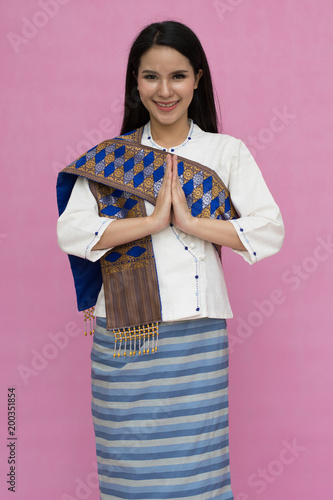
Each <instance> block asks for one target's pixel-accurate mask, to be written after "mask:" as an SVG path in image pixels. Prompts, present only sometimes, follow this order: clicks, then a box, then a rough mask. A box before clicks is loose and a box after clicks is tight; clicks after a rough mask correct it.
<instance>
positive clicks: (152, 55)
mask: <svg viewBox="0 0 333 500" xmlns="http://www.w3.org/2000/svg"><path fill="white" fill-rule="evenodd" d="M201 75H202V70H201V69H200V70H199V72H198V74H197V75H195V74H194V71H193V68H192V66H191V63H190V61H189V60H188V59H187V57H185V56H183V55H182V54H181V53H180V52H178V51H177V50H175V49H172V48H171V47H167V46H161V45H156V46H154V47H152V48H151V49H149V50H148V51H147V52H145V53H144V54H143V56H142V57H141V60H140V65H139V68H138V76H137V82H138V91H139V94H140V98H141V101H142V104H143V105H144V106H145V108H146V109H147V110H148V112H149V115H150V120H151V121H152V124H153V123H158V124H160V125H172V124H175V123H179V124H182V123H184V125H186V126H187V110H188V107H189V105H190V103H191V101H192V98H193V92H194V89H196V88H197V86H198V82H199V79H200V77H201Z"/></svg>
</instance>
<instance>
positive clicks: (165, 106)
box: [157, 101, 178, 108]
mask: <svg viewBox="0 0 333 500" xmlns="http://www.w3.org/2000/svg"><path fill="white" fill-rule="evenodd" d="M177 102H178V101H175V102H172V103H171V104H162V103H161V102H158V103H157V104H158V105H159V106H162V108H171V106H174V105H175V104H177Z"/></svg>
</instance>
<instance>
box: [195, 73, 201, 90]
mask: <svg viewBox="0 0 333 500" xmlns="http://www.w3.org/2000/svg"><path fill="white" fill-rule="evenodd" d="M202 75H203V70H202V69H199V71H198V73H197V74H196V75H195V83H194V89H197V88H198V85H199V80H200V78H201V77H202Z"/></svg>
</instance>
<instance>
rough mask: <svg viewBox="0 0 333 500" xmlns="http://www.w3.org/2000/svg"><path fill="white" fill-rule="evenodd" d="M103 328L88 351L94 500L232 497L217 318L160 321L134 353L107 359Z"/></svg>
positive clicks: (222, 343) (110, 341)
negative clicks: (144, 348)
mask: <svg viewBox="0 0 333 500" xmlns="http://www.w3.org/2000/svg"><path fill="white" fill-rule="evenodd" d="M105 327H106V323H105V319H103V318H97V324H96V328H95V334H94V342H93V347H92V352H91V361H92V414H93V421H94V430H95V437H96V450H97V462H98V475H99V483H100V492H101V499H102V500H119V499H122V500H124V499H125V500H151V499H152V500H162V499H168V500H171V499H172V500H186V499H190V500H212V499H214V500H232V499H233V495H232V492H231V486H230V469H229V422H228V337H227V331H226V323H225V320H220V319H207V318H204V319H199V320H195V321H181V322H177V323H161V324H160V326H159V341H158V350H157V352H155V353H150V354H145V355H143V354H142V355H141V356H139V355H138V352H137V353H136V354H135V356H129V349H128V346H127V356H123V352H124V351H123V348H124V346H122V350H121V351H120V352H121V356H120V357H118V356H116V357H114V356H113V354H114V335H113V334H112V332H110V331H107V330H106V329H105ZM117 353H118V351H117Z"/></svg>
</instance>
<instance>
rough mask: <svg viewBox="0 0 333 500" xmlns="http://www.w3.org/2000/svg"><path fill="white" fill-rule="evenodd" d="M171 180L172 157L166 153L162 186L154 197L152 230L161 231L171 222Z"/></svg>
mask: <svg viewBox="0 0 333 500" xmlns="http://www.w3.org/2000/svg"><path fill="white" fill-rule="evenodd" d="M171 182H172V159H171V155H170V154H168V155H167V159H166V169H165V174H164V179H163V183H162V186H161V187H160V190H159V192H158V195H157V198H156V204H155V209H154V212H153V213H152V215H151V216H150V217H151V219H152V220H153V221H154V224H153V225H154V228H156V229H155V230H154V232H158V231H161V230H162V229H164V228H165V227H167V226H168V225H169V224H170V222H171Z"/></svg>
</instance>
